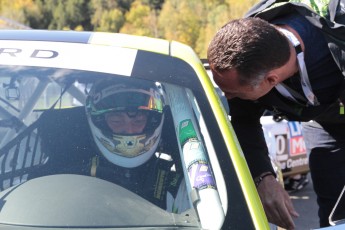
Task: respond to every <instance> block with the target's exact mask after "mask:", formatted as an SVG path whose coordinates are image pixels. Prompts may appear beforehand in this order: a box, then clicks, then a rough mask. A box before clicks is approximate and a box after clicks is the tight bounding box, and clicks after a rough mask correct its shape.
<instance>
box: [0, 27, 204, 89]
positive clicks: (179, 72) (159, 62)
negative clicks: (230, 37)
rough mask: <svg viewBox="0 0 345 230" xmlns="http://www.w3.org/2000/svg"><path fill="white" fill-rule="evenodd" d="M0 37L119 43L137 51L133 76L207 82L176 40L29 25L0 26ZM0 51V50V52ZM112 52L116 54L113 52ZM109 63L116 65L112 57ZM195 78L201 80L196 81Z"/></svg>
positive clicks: (190, 54) (196, 86)
mask: <svg viewBox="0 0 345 230" xmlns="http://www.w3.org/2000/svg"><path fill="white" fill-rule="evenodd" d="M0 41H4V42H5V41H11V42H18V44H19V43H20V42H38V43H39V42H42V43H43V42H48V43H51V42H56V43H57V44H56V46H55V45H54V46H52V45H49V47H56V48H59V47H62V46H63V44H76V46H78V44H79V45H82V44H83V45H90V46H103V47H104V46H106V47H120V48H123V49H127V50H135V51H136V52H137V54H136V57H135V60H133V62H135V63H134V65H133V69H131V71H132V75H133V76H134V75H136V74H139V75H140V76H141V77H142V78H143V79H148V80H155V79H154V76H153V72H154V75H155V76H160V79H159V80H160V81H165V82H168V83H173V84H178V85H181V86H185V87H189V88H192V89H197V90H198V89H201V87H202V85H203V84H206V85H209V83H210V81H209V78H208V76H207V73H206V71H205V69H204V67H203V64H202V62H201V60H200V59H199V58H198V56H197V55H196V54H195V53H194V51H193V50H192V49H191V48H190V47H189V46H187V45H184V44H182V43H179V42H176V41H168V40H165V39H159V38H151V37H145V36H136V35H128V34H120V33H108V32H88V31H53V30H30V29H28V30H1V31H0ZM58 43H60V44H58ZM36 44H37V43H36ZM76 46H75V47H76ZM1 48H3V47H1ZM1 53H2V51H1V52H0V55H1ZM69 55H70V54H69ZM76 55H77V54H76ZM113 55H114V56H116V54H113ZM117 56H120V55H117ZM0 57H1V56H0ZM76 58H77V57H76ZM78 58H79V57H78ZM93 58H94V57H93ZM89 59H91V58H89ZM118 59H120V58H118ZM64 60H66V59H65V58H64ZM73 62H75V61H73ZM0 64H1V61H0ZM42 65H43V64H42ZM113 65H114V66H115V65H116V61H114V63H113ZM57 67H58V66H57ZM112 68H113V67H112ZM100 72H102V71H101V70H100ZM156 80H158V79H156ZM199 81H202V83H201V84H196V82H199Z"/></svg>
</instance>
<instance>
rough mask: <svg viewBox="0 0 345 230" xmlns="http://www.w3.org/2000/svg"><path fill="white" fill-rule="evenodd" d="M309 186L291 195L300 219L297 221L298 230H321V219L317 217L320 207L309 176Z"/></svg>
mask: <svg viewBox="0 0 345 230" xmlns="http://www.w3.org/2000/svg"><path fill="white" fill-rule="evenodd" d="M308 179H309V184H308V185H307V186H306V187H304V188H303V189H302V190H300V191H298V192H295V193H292V194H290V198H291V200H292V202H293V204H294V207H295V209H296V211H297V212H298V213H299V215H300V216H299V217H298V218H296V219H295V224H296V230H310V229H317V228H319V218H318V215H317V210H318V206H317V203H316V195H315V192H314V190H313V184H312V181H311V179H310V173H309V174H308Z"/></svg>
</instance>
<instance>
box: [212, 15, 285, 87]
mask: <svg viewBox="0 0 345 230" xmlns="http://www.w3.org/2000/svg"><path fill="white" fill-rule="evenodd" d="M207 56H208V61H209V63H210V67H211V68H212V69H214V70H216V71H218V72H220V73H221V72H223V71H226V70H230V69H236V70H237V72H238V73H239V78H240V83H241V84H251V85H253V86H255V85H257V84H258V83H259V82H260V81H261V80H262V79H263V77H264V76H265V75H266V74H267V72H269V71H271V70H272V69H275V68H278V67H281V66H283V65H284V64H285V63H287V61H288V60H289V57H290V47H289V43H288V40H287V39H286V37H285V36H284V35H283V34H282V33H281V32H279V31H278V30H277V29H276V28H275V27H274V26H273V25H271V24H269V23H268V22H267V21H264V20H262V19H259V18H244V19H236V20H232V21H230V22H228V23H227V24H225V25H224V26H223V27H222V28H221V29H220V30H219V31H218V32H217V33H216V35H215V36H214V38H213V39H212V41H211V43H210V45H209V47H208V52H207Z"/></svg>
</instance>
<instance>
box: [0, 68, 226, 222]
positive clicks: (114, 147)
mask: <svg viewBox="0 0 345 230" xmlns="http://www.w3.org/2000/svg"><path fill="white" fill-rule="evenodd" d="M139 77H140V76H138V77H136V78H134V77H128V76H125V75H121V74H120V75H119V74H109V73H100V72H94V71H85V70H72V69H64V68H49V67H35V66H12V65H8V66H7V65H3V66H1V67H0V87H1V90H0V189H1V193H0V198H1V200H6V203H7V205H10V207H11V206H12V207H20V208H19V209H15V211H14V209H12V210H11V209H10V208H7V209H1V212H2V217H1V221H2V223H11V224H16V222H17V221H18V219H20V221H21V223H17V224H20V225H23V226H46V227H50V226H54V227H56V226H60V225H61V223H63V224H62V225H63V226H69V227H86V226H87V227H100V226H102V227H119V226H122V227H123V226H131V227H138V226H146V227H147V226H179V227H186V228H187V227H191V228H194V227H195V228H199V227H200V226H201V225H203V223H201V222H202V221H203V220H201V222H200V219H201V218H200V217H203V215H208V214H207V213H209V212H210V211H211V212H212V213H213V214H214V216H213V217H212V216H211V217H209V218H207V219H208V220H206V222H207V223H206V225H207V224H210V225H215V226H217V225H218V226H221V225H222V221H223V219H224V213H225V212H226V203H227V201H226V191H225V188H224V184H223V183H224V182H222V180H220V179H217V180H216V178H215V176H214V172H213V170H212V167H211V163H210V154H211V155H212V154H213V155H214V152H215V150H214V146H213V144H212V141H211V139H210V135H209V133H208V130H207V128H206V125H205V117H204V115H203V113H202V112H201V110H200V104H199V103H200V102H199V101H200V99H198V96H197V95H196V94H195V93H194V92H193V90H191V89H189V88H186V87H182V86H179V85H176V84H171V83H166V82H159V81H149V80H141V79H139ZM129 126H131V128H128V127H129ZM133 130H134V131H133ZM196 188H197V189H198V192H196ZM206 197H207V199H206ZM24 200H25V201H24ZM62 201H64V202H62ZM199 204H201V205H199ZM119 207H121V208H120V209H119ZM28 210H36V211H30V214H29V215H28ZM57 213H58V215H57ZM71 213H73V214H71ZM42 216H46V217H47V218H45V220H42ZM203 219H205V218H203Z"/></svg>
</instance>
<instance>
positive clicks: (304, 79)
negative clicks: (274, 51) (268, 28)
mask: <svg viewBox="0 0 345 230" xmlns="http://www.w3.org/2000/svg"><path fill="white" fill-rule="evenodd" d="M279 31H281V32H282V33H283V34H284V35H285V36H286V37H287V38H288V39H289V41H290V42H291V43H292V44H293V46H294V47H295V49H296V53H297V61H298V68H299V73H300V78H301V85H302V89H303V93H304V95H305V97H306V98H307V99H308V104H309V105H313V106H317V105H319V104H320V103H319V102H318V100H317V98H316V96H315V95H314V93H313V91H312V88H311V84H310V81H309V77H308V72H307V68H306V66H305V62H304V53H303V51H302V49H301V44H300V42H299V41H298V39H297V38H296V36H295V35H294V34H293V33H291V32H290V31H288V30H287V29H283V28H279ZM275 88H276V89H277V90H278V92H279V93H280V94H282V95H283V96H284V97H287V98H289V99H292V98H294V96H293V95H292V94H291V93H290V92H289V90H288V89H285V90H282V88H285V87H284V86H283V85H280V84H278V86H276V87H275ZM294 101H296V100H295V99H294Z"/></svg>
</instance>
